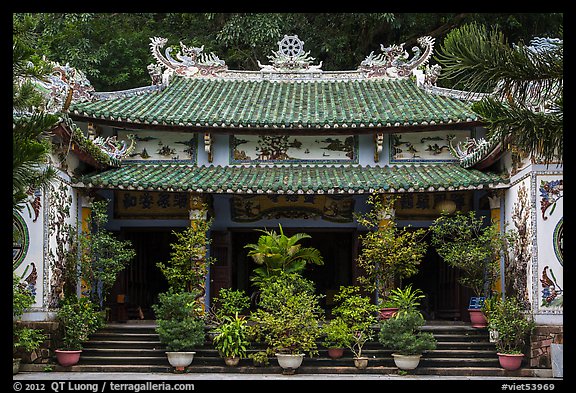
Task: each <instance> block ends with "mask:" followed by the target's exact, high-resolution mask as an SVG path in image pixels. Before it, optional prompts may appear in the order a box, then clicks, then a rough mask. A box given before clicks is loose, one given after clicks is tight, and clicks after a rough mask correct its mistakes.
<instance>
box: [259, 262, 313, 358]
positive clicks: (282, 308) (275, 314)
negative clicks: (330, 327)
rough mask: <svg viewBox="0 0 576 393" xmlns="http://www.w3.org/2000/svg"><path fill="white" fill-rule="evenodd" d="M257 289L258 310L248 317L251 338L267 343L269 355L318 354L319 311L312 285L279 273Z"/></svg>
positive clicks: (299, 277) (292, 275)
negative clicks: (250, 323) (251, 323)
mask: <svg viewBox="0 0 576 393" xmlns="http://www.w3.org/2000/svg"><path fill="white" fill-rule="evenodd" d="M260 288H261V293H260V302H259V307H258V309H257V310H255V311H253V312H252V313H251V314H250V320H251V321H252V322H253V325H252V326H251V337H254V338H255V339H256V340H261V341H263V342H264V343H265V344H267V346H268V348H267V351H268V353H270V354H273V353H288V354H299V353H303V352H308V353H309V355H310V356H313V355H315V354H317V353H318V350H317V344H316V340H317V339H318V338H319V337H320V335H321V328H320V325H319V322H320V316H321V313H322V310H321V308H320V304H319V296H318V295H315V294H314V283H313V282H311V281H310V280H307V279H305V278H303V277H302V276H300V275H299V274H298V273H286V272H284V271H280V272H279V273H278V275H275V276H271V277H267V278H265V279H264V280H263V281H262V285H261V287H260Z"/></svg>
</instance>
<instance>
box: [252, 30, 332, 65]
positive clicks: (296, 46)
mask: <svg viewBox="0 0 576 393" xmlns="http://www.w3.org/2000/svg"><path fill="white" fill-rule="evenodd" d="M277 44H278V50H277V51H272V54H273V55H270V56H268V59H269V60H270V62H271V63H272V64H271V65H265V64H261V63H260V61H259V60H258V66H259V67H260V71H261V72H273V73H274V72H301V73H315V72H316V73H317V72H320V73H321V72H322V69H321V67H322V62H320V64H318V65H311V64H310V63H311V62H312V61H314V60H316V59H315V58H314V57H311V56H310V51H308V52H304V41H302V40H301V39H299V38H298V36H297V35H284V38H282V39H281V40H280V41H278V42H277Z"/></svg>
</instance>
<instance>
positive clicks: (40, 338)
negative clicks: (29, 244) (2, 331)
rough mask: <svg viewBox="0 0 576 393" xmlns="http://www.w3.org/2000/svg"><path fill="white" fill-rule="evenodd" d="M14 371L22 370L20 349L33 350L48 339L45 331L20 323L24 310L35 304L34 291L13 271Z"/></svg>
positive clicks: (14, 372) (15, 372)
mask: <svg viewBox="0 0 576 393" xmlns="http://www.w3.org/2000/svg"><path fill="white" fill-rule="evenodd" d="M12 295H13V296H12V317H13V318H12V321H13V329H12V340H13V341H12V348H13V352H12V372H13V374H17V373H18V372H19V371H20V363H21V360H22V358H21V357H19V355H20V351H25V352H31V351H34V350H36V349H38V348H39V347H40V345H41V344H42V342H44V340H45V339H46V336H45V335H44V333H42V331H41V330H39V329H32V328H28V327H22V326H19V325H18V322H19V319H20V318H21V317H22V315H23V314H24V310H26V309H27V308H28V307H30V306H31V305H32V304H34V296H33V295H32V293H31V292H30V291H29V290H28V289H26V288H25V287H24V286H23V285H21V284H20V277H18V276H17V275H16V274H14V273H13V280H12Z"/></svg>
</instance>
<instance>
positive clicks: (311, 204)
mask: <svg viewBox="0 0 576 393" xmlns="http://www.w3.org/2000/svg"><path fill="white" fill-rule="evenodd" d="M230 208H231V212H232V214H231V215H232V221H236V222H254V221H258V220H262V219H281V218H301V219H309V218H321V219H323V220H326V221H331V222H352V219H353V216H352V213H353V211H354V199H353V198H352V197H336V196H328V195H256V196H234V197H232V199H231V200H230Z"/></svg>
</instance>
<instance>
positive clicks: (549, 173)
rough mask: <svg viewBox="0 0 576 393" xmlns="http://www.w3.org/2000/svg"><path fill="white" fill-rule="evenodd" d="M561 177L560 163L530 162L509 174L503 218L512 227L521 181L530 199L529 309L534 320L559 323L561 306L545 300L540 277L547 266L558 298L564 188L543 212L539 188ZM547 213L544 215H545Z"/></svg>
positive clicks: (561, 319) (561, 320) (561, 316)
mask: <svg viewBox="0 0 576 393" xmlns="http://www.w3.org/2000/svg"><path fill="white" fill-rule="evenodd" d="M558 180H563V171H562V166H558V165H556V164H552V165H549V166H546V165H544V164H530V165H527V166H525V167H524V168H523V169H521V170H520V171H518V172H517V173H516V174H515V175H513V176H512V177H511V182H510V184H511V187H510V188H509V189H508V190H506V194H505V206H504V209H505V213H504V214H505V222H506V223H507V224H508V225H507V226H508V228H509V229H511V228H514V225H513V223H512V219H511V216H512V210H513V208H514V203H515V202H516V199H517V196H518V190H519V188H520V186H521V185H524V186H525V187H526V188H527V190H528V198H529V201H530V206H531V212H530V225H531V227H532V259H531V263H530V266H529V267H528V284H527V285H528V294H529V298H530V302H531V305H532V313H533V315H534V320H535V322H536V323H537V324H547V325H562V324H563V313H564V310H563V306H562V305H557V304H549V303H548V302H546V301H544V299H545V296H544V294H543V290H544V285H543V280H544V281H546V279H543V274H544V270H545V268H546V267H548V269H547V270H546V276H547V277H548V279H551V280H553V281H554V283H555V284H554V289H556V290H557V292H558V293H557V295H556V297H557V298H558V299H561V298H562V296H563V289H564V274H563V273H564V269H563V263H562V256H560V257H559V253H558V251H557V250H555V247H554V240H555V235H554V233H555V230H557V228H558V226H559V223H560V222H561V221H563V215H564V213H563V212H564V209H563V202H564V198H563V190H562V191H560V194H559V195H562V197H560V198H558V199H556V200H555V206H554V210H553V211H552V207H553V206H549V207H548V208H547V209H546V210H545V211H544V212H543V210H542V201H543V198H544V196H543V194H544V191H543V190H541V186H542V182H544V183H547V182H550V181H558ZM545 217H546V218H545Z"/></svg>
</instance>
